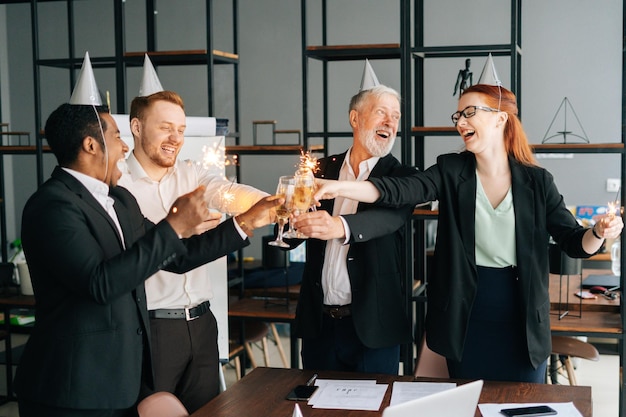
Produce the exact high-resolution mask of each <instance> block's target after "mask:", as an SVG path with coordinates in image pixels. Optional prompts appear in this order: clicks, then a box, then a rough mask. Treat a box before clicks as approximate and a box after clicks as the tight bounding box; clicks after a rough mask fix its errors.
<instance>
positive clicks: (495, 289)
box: [448, 266, 547, 383]
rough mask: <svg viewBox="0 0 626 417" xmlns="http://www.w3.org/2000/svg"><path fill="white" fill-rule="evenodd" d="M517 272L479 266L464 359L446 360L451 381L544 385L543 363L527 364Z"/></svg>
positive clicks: (527, 357)
mask: <svg viewBox="0 0 626 417" xmlns="http://www.w3.org/2000/svg"><path fill="white" fill-rule="evenodd" d="M516 271H517V269H516V268H513V267H508V268H488V267H481V266H479V267H478V290H477V293H476V299H475V300H474V305H473V307H472V312H471V315H470V320H469V327H468V329H467V335H466V337H465V345H464V348H463V359H462V360H461V361H460V362H457V361H452V360H450V359H448V369H449V372H450V377H451V378H461V379H486V380H490V381H522V382H538V383H544V382H545V380H546V363H547V360H546V361H544V362H543V363H542V364H541V365H540V366H539V367H537V368H536V369H535V368H534V367H533V366H532V364H531V363H530V358H529V355H528V348H527V345H526V330H525V327H526V326H525V321H524V318H523V315H522V309H521V307H520V302H519V300H520V295H519V285H518V284H519V281H518V279H517V273H516Z"/></svg>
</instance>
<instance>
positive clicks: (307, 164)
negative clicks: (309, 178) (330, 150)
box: [298, 151, 319, 173]
mask: <svg viewBox="0 0 626 417" xmlns="http://www.w3.org/2000/svg"><path fill="white" fill-rule="evenodd" d="M317 165H318V162H317V158H316V157H314V156H312V155H311V153H310V152H309V151H307V152H306V153H305V152H304V151H300V164H299V165H298V170H302V171H310V172H311V173H315V172H317V170H318V169H319V167H318V166H317Z"/></svg>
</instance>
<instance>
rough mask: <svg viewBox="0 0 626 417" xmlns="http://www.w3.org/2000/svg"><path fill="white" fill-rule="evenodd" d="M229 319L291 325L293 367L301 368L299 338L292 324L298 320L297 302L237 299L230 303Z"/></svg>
mask: <svg viewBox="0 0 626 417" xmlns="http://www.w3.org/2000/svg"><path fill="white" fill-rule="evenodd" d="M228 317H231V318H238V319H243V320H258V321H265V322H271V323H272V322H273V323H287V324H289V342H290V344H289V346H290V356H291V367H292V368H299V367H300V361H299V357H300V355H299V349H298V338H297V337H296V336H295V335H294V333H293V332H292V331H291V324H292V323H293V321H294V320H295V318H296V302H295V301H293V300H291V301H290V300H286V299H276V300H266V299H263V298H241V299H236V300H233V301H231V302H229V303H228Z"/></svg>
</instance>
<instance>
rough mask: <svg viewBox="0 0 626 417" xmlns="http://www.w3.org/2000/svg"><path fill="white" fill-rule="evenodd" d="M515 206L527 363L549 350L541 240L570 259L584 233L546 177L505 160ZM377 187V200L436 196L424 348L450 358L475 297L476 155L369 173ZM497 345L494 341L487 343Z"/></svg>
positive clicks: (458, 349)
mask: <svg viewBox="0 0 626 417" xmlns="http://www.w3.org/2000/svg"><path fill="white" fill-rule="evenodd" d="M509 165H510V167H511V181H512V185H511V187H512V193H513V207H514V210H515V245H516V248H517V272H518V277H519V280H520V281H521V292H520V304H521V306H522V309H523V313H524V315H525V328H522V329H519V331H520V332H524V333H525V334H526V340H527V342H526V343H527V346H528V352H529V355H530V360H531V362H532V364H533V365H534V366H537V365H538V364H539V363H541V362H543V361H544V360H545V359H546V358H547V357H548V355H549V354H550V351H551V333H550V297H549V294H548V284H549V282H548V240H549V236H550V235H552V237H553V238H554V240H555V241H556V242H557V243H558V244H559V245H560V246H561V248H562V249H563V250H564V251H565V252H566V253H567V254H568V255H569V256H571V257H574V258H584V257H589V256H590V255H589V254H588V253H586V252H585V251H584V250H583V248H582V237H583V235H584V233H585V231H586V229H585V228H583V227H581V226H580V225H579V224H578V223H577V222H576V219H575V218H574V216H573V215H572V213H571V212H570V211H569V210H568V209H567V208H566V207H565V204H564V202H563V197H562V196H561V194H560V193H559V191H558V190H557V188H556V185H555V184H554V179H553V177H552V175H551V174H550V173H549V172H548V171H546V170H545V169H543V168H540V167H531V166H524V165H522V164H520V163H518V162H516V161H515V160H514V159H513V158H509ZM372 183H374V185H376V186H377V188H378V189H379V190H380V191H381V194H382V196H381V199H380V201H379V202H378V203H380V204H385V205H392V206H393V205H401V204H406V203H414V204H417V203H421V202H425V201H431V200H439V222H438V228H437V243H436V246H435V256H434V268H435V270H434V271H433V272H434V273H433V278H432V279H431V280H430V281H429V282H428V312H427V315H426V332H427V334H428V339H427V341H428V346H429V347H430V348H431V349H432V350H434V351H435V352H438V353H439V354H441V355H444V356H446V357H448V358H451V359H454V360H460V359H461V357H462V354H463V341H464V340H465V333H466V331H467V322H468V319H469V314H470V311H471V307H472V303H473V301H474V297H475V295H476V286H477V279H478V278H477V269H476V256H475V224H474V217H475V213H476V186H477V182H476V159H475V157H474V154H472V153H470V152H463V153H460V154H448V155H441V156H439V157H438V158H437V164H436V165H433V166H432V167H430V168H428V169H427V170H426V171H423V172H418V171H416V172H414V173H413V175H412V176H410V177H405V178H384V179H372ZM494 343H497V341H494Z"/></svg>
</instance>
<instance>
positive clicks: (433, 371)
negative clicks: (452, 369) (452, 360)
mask: <svg viewBox="0 0 626 417" xmlns="http://www.w3.org/2000/svg"><path fill="white" fill-rule="evenodd" d="M417 355H418V356H417V363H416V364H415V371H413V376H422V377H429V378H450V374H449V373H448V363H447V362H446V358H444V357H443V356H441V355H440V354H438V353H435V352H433V351H432V350H430V349H429V347H428V345H427V344H426V334H424V336H423V337H422V343H421V344H420V348H419V352H418V353H417Z"/></svg>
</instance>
